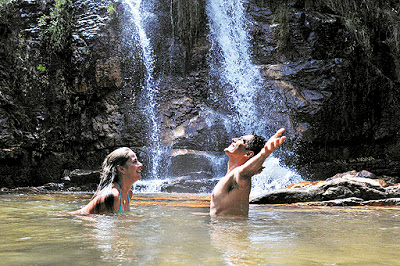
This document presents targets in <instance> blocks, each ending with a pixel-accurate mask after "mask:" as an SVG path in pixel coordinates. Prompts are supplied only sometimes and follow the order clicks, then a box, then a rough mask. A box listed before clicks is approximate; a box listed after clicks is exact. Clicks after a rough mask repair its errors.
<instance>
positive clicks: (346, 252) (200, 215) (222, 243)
mask: <svg viewBox="0 0 400 266" xmlns="http://www.w3.org/2000/svg"><path fill="white" fill-rule="evenodd" d="M89 198H90V195H84V194H49V195H16V194H13V195H0V209H1V212H0V223H1V225H2V230H1V232H0V239H1V242H0V250H1V253H0V261H1V264H2V265H17V264H18V265H20V264H57V265H60V264H71V262H74V263H78V264H87V265H93V264H94V265H98V264H102V265H104V264H110V265H119V264H123V265H124V264H134V265H183V264H184V265H210V264H211V265H249V264H250V265H253V264H269V265H271V264H272V265H275V264H280V265H281V264H284V265H310V264H323V265H326V264H328V265H331V264H332V265H342V264H362V265H364V264H370V265H377V264H379V265H381V264H387V265H395V264H398V258H397V256H398V255H397V254H398V253H399V252H400V245H399V239H400V238H399V237H400V230H399V228H400V220H399V219H400V216H399V215H400V209H399V208H366V207H363V208H352V207H341V208H339V207H306V206H302V207H293V206H290V207H289V206H254V205H251V206H250V216H249V218H210V217H209V216H208V211H209V195H189V194H136V195H135V196H134V199H133V200H132V201H131V202H132V212H130V213H127V214H118V215H113V214H110V215H91V216H82V217H79V216H78V217H77V216H68V215H64V213H65V212H67V211H71V210H75V209H78V208H80V207H81V206H83V205H85V204H86V203H87V201H88V200H89Z"/></svg>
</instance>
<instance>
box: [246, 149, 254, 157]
mask: <svg viewBox="0 0 400 266" xmlns="http://www.w3.org/2000/svg"><path fill="white" fill-rule="evenodd" d="M246 156H247V157H249V159H250V158H251V157H253V156H254V151H247V152H246Z"/></svg>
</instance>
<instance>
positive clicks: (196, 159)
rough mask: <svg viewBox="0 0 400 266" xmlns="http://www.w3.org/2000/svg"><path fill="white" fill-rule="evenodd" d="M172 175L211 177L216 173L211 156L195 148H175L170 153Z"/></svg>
mask: <svg viewBox="0 0 400 266" xmlns="http://www.w3.org/2000/svg"><path fill="white" fill-rule="evenodd" d="M169 157H170V166H169V169H170V175H171V176H172V177H181V176H189V177H191V178H195V177H196V176H199V175H201V176H203V178H204V177H208V178H211V177H212V176H213V175H214V170H213V163H212V161H211V158H210V156H209V155H208V154H207V153H205V152H203V153H201V152H198V151H193V150H173V151H172V152H171V153H170V156H169Z"/></svg>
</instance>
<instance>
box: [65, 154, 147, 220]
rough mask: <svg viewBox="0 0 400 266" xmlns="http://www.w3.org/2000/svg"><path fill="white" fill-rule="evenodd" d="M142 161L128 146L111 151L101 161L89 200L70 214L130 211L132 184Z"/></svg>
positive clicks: (139, 174)
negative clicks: (98, 180) (97, 181)
mask: <svg viewBox="0 0 400 266" xmlns="http://www.w3.org/2000/svg"><path fill="white" fill-rule="evenodd" d="M142 166H143V165H142V163H140V162H139V160H138V159H137V157H136V154H135V153H134V152H133V151H132V150H131V149H129V148H126V147H124V148H119V149H116V150H115V151H113V152H111V153H110V154H109V155H108V156H107V157H106V159H105V160H104V162H103V169H102V173H101V177H100V184H99V186H98V187H97V190H96V192H95V194H94V195H93V197H92V199H91V201H90V202H89V203H88V204H87V205H86V206H85V207H83V208H82V209H80V210H77V211H74V212H71V214H96V213H109V212H115V213H118V212H127V211H130V198H131V197H132V194H133V192H132V189H131V188H132V185H133V183H135V182H136V181H138V180H139V179H140V178H141V177H142V175H141V168H142Z"/></svg>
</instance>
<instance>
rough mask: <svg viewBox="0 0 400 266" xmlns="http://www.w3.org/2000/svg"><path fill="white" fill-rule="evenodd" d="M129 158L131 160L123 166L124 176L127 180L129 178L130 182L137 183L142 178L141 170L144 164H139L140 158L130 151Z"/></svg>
mask: <svg viewBox="0 0 400 266" xmlns="http://www.w3.org/2000/svg"><path fill="white" fill-rule="evenodd" d="M128 156H129V159H128V160H127V161H126V163H125V165H124V166H123V168H124V172H123V174H124V175H125V177H126V178H128V180H129V181H131V182H133V183H135V182H136V181H138V180H139V179H140V178H141V177H142V172H141V168H142V166H143V164H142V163H141V162H139V160H138V158H137V157H136V154H135V153H134V152H133V151H130V152H129V154H128Z"/></svg>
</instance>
